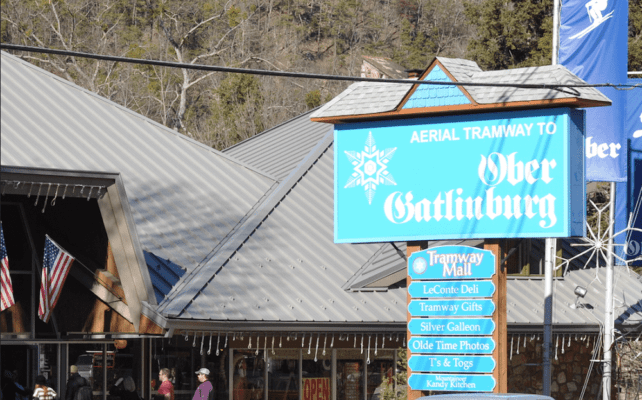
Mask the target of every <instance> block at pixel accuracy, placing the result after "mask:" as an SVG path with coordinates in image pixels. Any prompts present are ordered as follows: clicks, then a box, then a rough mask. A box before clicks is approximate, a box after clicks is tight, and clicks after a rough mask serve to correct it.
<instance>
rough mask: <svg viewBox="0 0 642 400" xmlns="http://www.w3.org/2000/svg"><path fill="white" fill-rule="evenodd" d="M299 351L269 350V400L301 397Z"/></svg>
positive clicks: (294, 399) (289, 399) (291, 399)
mask: <svg viewBox="0 0 642 400" xmlns="http://www.w3.org/2000/svg"><path fill="white" fill-rule="evenodd" d="M299 351H300V350H275V351H274V354H271V351H268V364H269V365H268V400H298V399H299Z"/></svg>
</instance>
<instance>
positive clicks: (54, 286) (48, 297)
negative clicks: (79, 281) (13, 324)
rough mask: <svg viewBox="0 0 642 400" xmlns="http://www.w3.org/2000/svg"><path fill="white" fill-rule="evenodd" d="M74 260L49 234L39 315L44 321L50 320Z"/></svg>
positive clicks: (43, 262)
mask: <svg viewBox="0 0 642 400" xmlns="http://www.w3.org/2000/svg"><path fill="white" fill-rule="evenodd" d="M74 260H75V258H73V257H72V256H71V255H70V254H68V253H67V252H65V251H64V250H63V249H62V248H61V247H60V246H58V245H57V244H56V242H54V241H53V240H51V239H50V238H49V236H47V237H46V238H45V257H44V259H43V261H42V284H41V286H40V306H39V307H38V317H39V318H40V319H41V320H43V321H44V322H49V318H50V317H51V313H52V312H53V309H54V307H55V306H56V303H57V302H58V298H59V297H60V291H61V290H62V286H63V285H64V284H65V280H66V279H67V274H68V273H69V268H71V264H72V263H73V262H74Z"/></svg>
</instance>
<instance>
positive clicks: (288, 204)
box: [160, 132, 406, 323]
mask: <svg viewBox="0 0 642 400" xmlns="http://www.w3.org/2000/svg"><path fill="white" fill-rule="evenodd" d="M331 139H332V133H331V132H329V133H328V134H327V136H326V138H325V141H324V142H325V146H323V147H322V148H319V149H317V151H316V152H315V157H310V160H309V161H308V163H307V164H305V168H301V169H300V170H299V171H300V173H299V174H298V175H297V176H296V178H293V180H292V181H291V182H290V183H289V184H287V185H284V186H283V187H281V188H280V189H279V193H281V195H279V199H277V200H275V206H274V208H273V209H271V210H267V211H268V213H267V214H268V215H266V217H265V218H264V219H263V220H262V221H261V222H260V224H258V225H255V226H254V227H253V228H255V230H254V231H253V232H250V234H249V236H248V237H240V236H239V237H238V240H237V244H238V248H237V249H235V252H234V253H233V255H231V256H230V257H229V258H227V259H224V260H223V259H216V258H214V259H213V260H212V261H210V263H209V264H208V265H207V266H206V269H207V271H208V272H209V274H208V275H207V277H204V278H203V279H201V280H198V281H194V283H191V284H190V285H188V286H186V287H185V288H184V289H181V290H180V291H179V292H178V293H177V295H176V296H175V297H174V298H172V299H170V302H169V304H162V305H161V308H160V311H161V312H162V313H164V314H171V315H176V318H179V319H195V320H222V321H226V320H239V321H279V322H287V321H290V322H295V321H296V322H315V323H322V322H347V323H353V322H358V323H363V322H366V323H379V322H400V321H405V315H406V311H405V304H406V290H405V288H397V289H391V290H388V291H387V292H379V293H370V292H366V293H364V292H361V293H359V292H356V293H351V292H346V291H345V290H343V289H342V288H341V285H342V284H343V283H344V282H346V281H347V280H348V279H349V278H350V277H351V276H352V275H353V274H354V272H355V269H358V268H359V266H361V265H363V264H364V263H366V262H367V261H368V260H369V259H370V258H371V257H372V255H373V254H374V253H375V252H376V251H377V250H378V249H379V248H380V247H381V244H378V243H377V244H359V245H352V244H335V243H334V241H333V224H334V221H333V207H334V206H333V177H334V174H333V163H334V160H333V148H332V146H331V143H332V140H331ZM214 272H216V273H215V275H214ZM212 275H213V276H212ZM201 276H203V275H201ZM210 278H211V279H210ZM184 293H189V295H188V296H187V297H185V295H184Z"/></svg>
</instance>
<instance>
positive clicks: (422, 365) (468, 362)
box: [408, 355, 496, 373]
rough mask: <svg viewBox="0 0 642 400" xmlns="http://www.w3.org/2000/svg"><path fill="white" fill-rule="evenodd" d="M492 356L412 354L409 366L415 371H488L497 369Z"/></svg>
mask: <svg viewBox="0 0 642 400" xmlns="http://www.w3.org/2000/svg"><path fill="white" fill-rule="evenodd" d="M495 365H496V363H495V360H494V359H493V357H490V356H460V355H454V356H437V355H430V356H418V355H412V356H410V359H409V360H408V367H410V369H411V370H412V371H413V372H477V373H488V372H493V370H494V369H495Z"/></svg>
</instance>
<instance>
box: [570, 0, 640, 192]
mask: <svg viewBox="0 0 642 400" xmlns="http://www.w3.org/2000/svg"><path fill="white" fill-rule="evenodd" d="M627 48H628V1H627V0H562V13H561V28H560V52H559V62H560V64H562V65H564V66H565V67H566V68H567V69H568V70H569V71H571V72H572V73H574V74H575V75H577V76H578V77H579V78H581V79H583V80H585V81H586V82H587V83H593V84H597V83H611V84H624V83H626V81H627V65H628V63H627ZM598 90H600V91H601V92H602V93H603V94H604V95H606V97H608V98H609V99H611V101H612V102H613V104H612V105H611V106H610V107H598V108H593V109H589V110H586V153H585V154H586V179H587V180H589V181H604V182H622V181H625V180H626V178H627V176H626V161H627V137H626V134H625V132H624V131H625V128H624V124H623V121H624V116H625V105H626V97H625V93H624V92H622V91H620V90H616V89H615V88H609V87H605V88H598Z"/></svg>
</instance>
